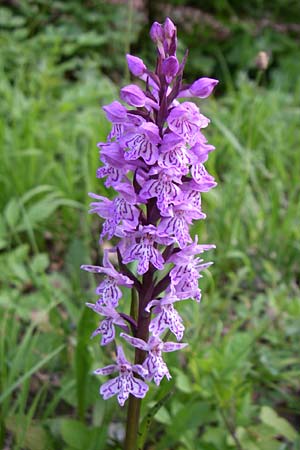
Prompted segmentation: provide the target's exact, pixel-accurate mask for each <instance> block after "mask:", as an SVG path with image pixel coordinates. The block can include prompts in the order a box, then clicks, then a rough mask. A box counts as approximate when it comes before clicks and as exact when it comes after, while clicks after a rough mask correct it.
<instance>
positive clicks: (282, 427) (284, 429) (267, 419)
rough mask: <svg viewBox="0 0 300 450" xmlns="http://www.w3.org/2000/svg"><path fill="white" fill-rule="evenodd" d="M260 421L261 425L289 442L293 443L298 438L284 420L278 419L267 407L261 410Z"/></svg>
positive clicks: (272, 410) (274, 412)
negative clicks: (266, 426)
mask: <svg viewBox="0 0 300 450" xmlns="http://www.w3.org/2000/svg"><path fill="white" fill-rule="evenodd" d="M260 419H261V421H262V422H263V423H265V424H266V425H269V426H270V427H272V428H273V429H274V430H276V433H277V434H278V435H280V436H283V437H285V438H286V439H288V440H289V441H294V440H295V439H296V438H297V436H298V435H297V432H296V431H295V429H294V428H293V427H292V425H291V424H290V423H289V422H288V421H287V420H286V419H283V418H282V417H279V416H278V414H277V412H276V411H274V409H272V408H270V407H269V406H263V407H262V408H261V411H260Z"/></svg>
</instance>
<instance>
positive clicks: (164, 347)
mask: <svg viewBox="0 0 300 450" xmlns="http://www.w3.org/2000/svg"><path fill="white" fill-rule="evenodd" d="M120 337H122V338H123V339H125V341H127V342H128V343H129V344H130V345H132V346H133V347H136V348H139V349H141V350H144V351H145V352H148V355H147V356H146V359H145V361H144V362H143V367H144V368H145V369H146V370H147V375H146V376H145V380H147V381H151V380H152V379H154V382H155V384H156V385H159V384H160V382H161V380H162V379H163V377H166V378H167V379H168V380H170V379H171V378H172V377H171V375H170V372H169V369H168V367H167V365H166V363H165V361H164V360H163V358H162V353H163V352H174V351H176V350H181V349H182V348H184V347H186V346H187V345H188V344H184V343H178V342H163V341H162V340H161V339H160V338H159V337H158V336H150V338H149V340H148V342H145V341H143V340H142V339H139V338H135V337H132V336H129V335H128V334H126V333H121V334H120Z"/></svg>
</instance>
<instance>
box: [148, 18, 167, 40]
mask: <svg viewBox="0 0 300 450" xmlns="http://www.w3.org/2000/svg"><path fill="white" fill-rule="evenodd" d="M150 37H151V39H152V41H153V42H154V43H155V44H156V45H158V44H159V43H162V42H163V40H164V30H163V27H162V26H161V24H160V23H158V22H154V23H153V25H152V27H151V29H150Z"/></svg>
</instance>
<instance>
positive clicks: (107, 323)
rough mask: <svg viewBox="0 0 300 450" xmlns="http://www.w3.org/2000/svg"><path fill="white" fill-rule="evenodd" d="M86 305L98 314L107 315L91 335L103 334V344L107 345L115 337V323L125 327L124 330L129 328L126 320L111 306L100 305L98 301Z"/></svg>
mask: <svg viewBox="0 0 300 450" xmlns="http://www.w3.org/2000/svg"><path fill="white" fill-rule="evenodd" d="M86 306H88V307H89V308H91V309H92V310H93V311H94V312H96V313H97V314H100V315H101V316H105V319H104V320H102V322H100V324H99V326H98V327H97V329H96V330H95V331H94V332H93V333H92V335H91V337H95V336H97V335H98V334H101V335H102V339H101V345H107V344H109V343H110V342H112V341H113V340H114V339H115V334H116V333H115V325H117V326H119V327H120V328H123V330H127V329H128V327H127V323H126V322H125V320H124V319H123V318H122V317H121V316H120V314H119V313H118V312H117V311H116V310H115V309H114V308H112V307H111V306H100V305H99V304H97V303H96V304H94V303H86Z"/></svg>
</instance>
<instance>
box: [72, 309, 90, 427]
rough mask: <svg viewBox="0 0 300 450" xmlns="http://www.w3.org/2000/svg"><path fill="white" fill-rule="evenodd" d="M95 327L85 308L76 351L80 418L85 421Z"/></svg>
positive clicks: (79, 327)
mask: <svg viewBox="0 0 300 450" xmlns="http://www.w3.org/2000/svg"><path fill="white" fill-rule="evenodd" d="M93 327H94V316H93V315H92V314H91V313H90V311H89V310H88V308H83V310H82V314H81V318H80V321H79V323H78V332H77V337H78V340H77V345H76V350H75V375H76V394H77V407H78V413H79V417H80V418H81V419H82V420H83V418H84V412H85V407H86V398H87V389H89V385H88V383H87V380H88V377H89V372H90V368H91V363H92V360H91V355H90V353H89V352H88V340H89V337H90V334H91V330H92V329H93Z"/></svg>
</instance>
